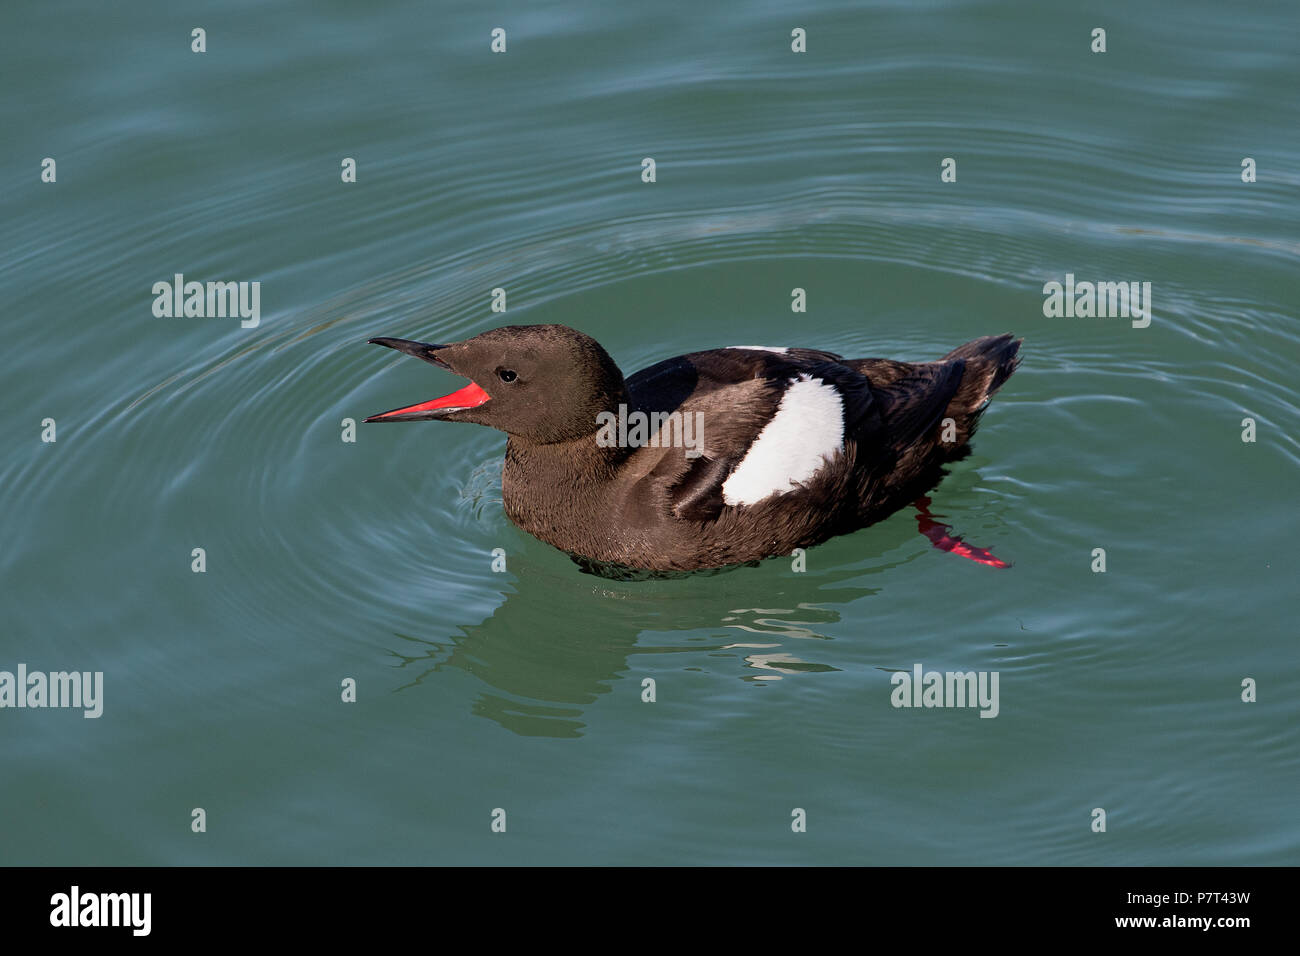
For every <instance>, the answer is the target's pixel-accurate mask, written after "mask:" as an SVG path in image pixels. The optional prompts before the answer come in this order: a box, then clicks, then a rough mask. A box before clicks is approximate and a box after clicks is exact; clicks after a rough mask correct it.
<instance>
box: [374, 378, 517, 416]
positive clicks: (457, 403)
mask: <svg viewBox="0 0 1300 956" xmlns="http://www.w3.org/2000/svg"><path fill="white" fill-rule="evenodd" d="M489 398H491V396H490V395H488V393H487V392H485V391H483V389H481V388H479V387H478V386H477V385H476V384H474V383H473V382H470V383H469V384H468V385H466V386H465V387H464V388H462V389H460V391H456V392H452V393H451V394H450V395H444V396H443V397H442V398H435V399H433V400H432V401H428V402H420V404H418V405H408V406H406V407H405V408H395V409H393V410H392V411H391V412H384V413H383V414H382V415H372V416H371V417H370V418H367V419H366V421H368V422H381V421H383V420H384V419H386V418H396V417H398V416H399V415H411V414H414V413H416V412H431V411H433V410H434V409H438V408H477V407H478V406H480V405H482V404H483V403H484V402H486V401H487V400H488V399H489Z"/></svg>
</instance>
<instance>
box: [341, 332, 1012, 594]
mask: <svg viewBox="0 0 1300 956" xmlns="http://www.w3.org/2000/svg"><path fill="white" fill-rule="evenodd" d="M369 341H370V342H371V343H372V344H375V345H382V346H386V347H387V348H391V349H396V350H397V351H399V352H403V353H405V354H407V355H411V356H414V357H415V358H418V359H422V360H423V361H426V362H431V363H433V364H434V365H437V366H440V367H441V368H444V369H448V370H450V371H452V372H454V373H456V374H457V375H460V376H462V377H465V378H468V379H469V380H470V384H468V385H466V386H465V387H464V388H462V389H460V390H459V391H456V392H453V393H452V394H450V395H446V396H444V397H442V398H436V399H433V400H431V401H426V402H421V403H419V404H416V405H408V406H405V407H402V408H396V409H393V410H392V411H388V412H384V413H382V414H379V415H373V416H371V417H370V418H367V419H365V421H367V422H408V421H426V420H436V421H448V422H470V423H473V424H478V425H487V426H489V427H492V428H497V429H499V430H501V431H503V432H505V433H506V435H507V441H506V454H505V467H504V469H503V471H502V498H503V503H504V506H505V511H506V514H507V516H509V518H510V520H511V521H513V522H514V523H515V524H516V525H518V526H519V527H520V528H522V529H523V530H524V531H527V532H528V533H530V534H532V535H534V536H535V537H537V538H540V539H541V540H542V541H545V542H547V543H548V544H551V545H553V546H554V547H556V548H559V549H560V550H561V551H564V552H566V553H568V554H569V555H570V556H571V557H573V558H574V559H575V560H576V561H578V562H579V564H581V565H583V566H584V567H585V568H587V569H588V570H595V571H597V573H610V574H613V576H623V575H622V573H621V572H624V571H626V572H632V573H635V572H689V571H698V570H703V569H715V568H723V567H728V566H731V565H737V564H746V563H752V562H755V561H757V560H760V559H762V558H767V557H772V556H775V555H789V554H791V552H792V551H793V550H794V549H795V548H808V547H810V546H812V545H816V544H819V543H821V542H823V541H825V540H827V539H828V538H831V537H833V536H835V535H839V534H844V533H846V532H850V531H855V530H857V529H859V528H862V527H865V526H867V525H869V524H872V523H874V522H877V521H879V520H881V519H883V518H885V517H887V516H889V515H890V514H892V513H894V512H895V511H897V510H899V509H900V508H901V507H903V506H905V505H906V504H908V503H909V502H912V501H914V500H915V499H917V498H918V496H920V495H923V494H925V492H927V491H929V490H930V489H931V488H932V487H934V485H935V484H937V482H938V481H939V480H940V478H942V476H943V474H944V473H945V471H944V466H945V465H947V464H948V463H950V462H953V461H957V460H958V459H960V458H962V457H964V456H965V455H966V454H968V453H969V450H970V449H969V441H970V437H971V435H972V433H973V432H974V431H975V427H976V424H977V423H978V421H979V419H980V416H981V414H982V412H983V411H984V408H985V406H987V404H988V402H989V399H990V398H991V397H992V396H993V394H994V393H995V392H997V390H998V389H999V388H1000V387H1001V386H1002V385H1003V383H1005V382H1006V380H1007V378H1008V377H1009V376H1010V375H1011V373H1012V372H1013V371H1014V370H1015V368H1016V365H1017V364H1018V362H1019V357H1018V353H1019V350H1020V344H1021V341H1023V340H1021V339H1015V338H1013V337H1012V336H1011V335H998V336H986V337H984V338H980V339H976V340H974V341H972V342H967V343H966V344H965V345H962V346H960V347H958V348H956V349H953V350H952V351H951V352H949V353H948V354H947V355H945V356H944V357H943V358H941V359H938V360H937V361H933V362H900V361H894V360H891V359H880V358H862V359H846V358H843V357H841V356H839V355H836V354H834V353H833V352H827V351H822V350H820V349H811V348H773V347H764V346H737V347H729V348H720V349H711V350H708V351H703V352H691V353H689V354H687V355H681V356H677V357H676V358H670V359H666V360H664V361H662V362H659V363H658V364H656V365H652V366H650V367H649V368H646V369H642V370H641V371H639V372H637V373H635V374H633V375H630V376H626V377H625V376H624V375H623V373H622V371H620V369H619V367H618V365H617V364H616V363H615V362H614V360H613V359H612V358H611V357H610V356H609V353H608V352H606V351H605V349H604V348H602V347H601V346H600V344H599V343H598V342H596V340H595V339H593V338H591V337H590V336H588V335H585V334H584V333H582V332H579V331H576V330H574V329H571V328H568V327H567V326H563V325H515V326H505V327H502V328H496V329H491V330H489V331H487V332H484V333H482V334H481V335H476V336H474V337H473V338H470V339H466V340H464V341H462V342H454V343H451V344H447V345H432V344H428V343H424V342H416V341H411V340H408V339H397V338H388V337H380V338H373V339H370V340H369ZM927 504H928V502H927ZM925 514H926V515H927V516H928V511H926V512H925ZM927 520H928V518H927ZM936 527H938V528H943V529H946V528H947V526H946V525H944V526H938V525H935V524H934V523H933V522H930V523H929V524H926V523H925V522H924V521H923V523H922V530H923V532H926V533H927V536H930V537H931V538H932V540H934V541H936V546H939V547H944V548H945V550H950V551H956V552H957V553H964V554H966V556H970V555H971V554H980V555H984V556H987V557H989V558H991V557H992V556H991V555H988V553H987V552H984V551H982V549H972V548H970V547H968V546H964V545H963V546H962V547H960V548H959V547H957V545H959V544H960V539H957V538H952V537H949V536H947V535H946V534H945V533H944V531H934V530H933V529H934V528H936ZM941 541H943V542H947V544H945V543H940V542H941ZM982 563H985V564H993V566H1005V565H1004V564H1003V563H1002V562H1000V561H997V559H993V561H987V560H986V561H983V562H982Z"/></svg>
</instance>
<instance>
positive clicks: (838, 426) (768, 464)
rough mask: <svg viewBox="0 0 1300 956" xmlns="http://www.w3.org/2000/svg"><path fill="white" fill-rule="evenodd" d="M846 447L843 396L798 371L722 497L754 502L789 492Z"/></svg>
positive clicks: (731, 502)
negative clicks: (798, 373) (799, 373)
mask: <svg viewBox="0 0 1300 956" xmlns="http://www.w3.org/2000/svg"><path fill="white" fill-rule="evenodd" d="M843 448H844V399H843V398H842V397H841V396H840V393H839V391H838V390H837V389H836V388H835V386H833V385H827V384H826V383H825V382H823V381H822V380H821V379H819V378H813V377H812V376H810V375H808V374H801V375H800V376H799V377H798V378H797V379H792V380H791V383H790V387H789V388H787V389H786V390H785V394H784V395H783V396H781V404H780V405H779V406H778V407H777V410H776V415H774V416H773V417H772V420H771V421H770V422H768V423H767V424H766V425H765V426H764V427H763V430H762V431H761V432H759V435H758V438H756V439H755V440H754V444H752V445H750V446H749V451H748V452H746V453H745V457H744V458H743V459H741V462H740V464H739V465H737V466H736V470H735V471H733V472H732V473H731V475H730V477H728V478H727V480H726V481H725V482H723V483H722V500H723V501H725V502H726V503H727V504H729V505H752V504H754V503H755V502H758V501H762V500H763V499H764V498H768V497H771V496H772V495H781V494H785V493H786V492H788V491H793V490H794V489H795V488H796V487H797V486H798V483H799V482H805V481H807V480H808V479H809V478H811V477H812V476H813V475H815V474H817V472H818V471H820V470H821V468H822V466H823V465H824V464H826V462H827V461H828V460H829V459H830V458H831V457H832V456H833V455H834V454H835V453H836V452H838V451H840V450H841V449H843Z"/></svg>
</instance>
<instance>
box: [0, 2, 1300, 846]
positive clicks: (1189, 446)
mask: <svg viewBox="0 0 1300 956" xmlns="http://www.w3.org/2000/svg"><path fill="white" fill-rule="evenodd" d="M1298 21H1300V13H1298V12H1297V8H1296V6H1295V5H1294V4H1293V3H1289V2H1288V3H1252V4H1245V5H1241V4H1218V3H1207V2H1173V0H1162V2H1152V3H1138V4H1134V3H1119V2H1109V3H1101V4H1094V5H1091V6H1090V7H1089V8H1088V9H1087V10H1083V9H1081V8H1079V7H1078V6H1077V5H1074V4H1065V3H1060V4H1057V3H1038V2H1028V0H1026V2H1014V3H1013V2H1001V3H999V2H992V3H976V2H949V3H942V2H936V3H877V4H849V3H831V2H818V0H814V2H811V3H807V4H799V5H792V4H780V3H772V2H758V0H754V2H734V3H727V4H716V5H704V4H698V3H656V4H641V5H632V4H617V5H615V4H596V3H587V4H581V3H574V2H558V3H535V2H534V3H523V2H506V3H501V4H496V5H492V6H491V8H490V9H489V8H485V7H484V6H483V5H481V4H474V3H444V2H437V3H433V4H429V3H414V2H406V3H386V4H365V5H353V4H343V3H327V4H309V3H305V2H290V3H278V4H264V3H237V4H223V5H221V6H220V8H216V7H212V6H209V5H205V4H197V5H187V4H174V3H162V2H156V0H155V2H143V3H132V4H118V5H105V4H101V3H88V2H83V3H71V4H61V5H58V6H57V7H55V8H51V7H49V6H44V5H42V6H37V5H35V4H19V3H13V4H7V5H6V6H5V7H4V10H3V12H0V71H3V72H2V75H3V82H2V83H0V118H2V120H3V122H0V128H3V131H4V132H3V137H2V138H0V143H2V144H3V148H0V208H2V209H3V216H2V218H0V230H2V231H0V236H2V237H3V245H2V246H0V249H2V250H3V253H2V254H3V260H0V291H2V292H3V302H4V306H5V319H4V322H5V328H6V330H7V332H8V336H7V340H6V342H7V349H6V350H5V352H4V353H3V356H2V357H0V363H2V365H3V381H4V394H5V415H4V416H3V417H2V418H0V476H2V477H0V481H2V488H3V509H2V510H0V540H2V541H3V542H4V548H3V551H2V552H0V575H2V576H3V577H2V578H0V580H2V581H3V592H2V593H3V597H2V598H0V614H2V615H3V620H4V627H3V629H0V670H8V671H13V670H15V668H16V667H17V665H18V664H20V663H23V664H25V665H26V666H27V667H28V668H29V669H30V670H40V671H59V670H74V669H75V670H78V671H90V672H95V671H102V672H103V675H104V677H103V688H104V691H103V714H102V716H101V717H99V718H98V719H84V718H83V717H82V714H81V712H80V711H77V710H55V709H22V710H19V709H0V863H7V864H33V863H51V864H153V863H163V864H204V863H221V864H228V863H254V864H270V863H276V864H281V863H307V864H321V863H368V864H374V863H656V864H658V863H873V864H874V863H880V864H938V863H963V864H967V863H994V864H1003V863H1038V864H1059V863H1083V864H1242V863H1257V864H1264V863H1269V864H1280V863H1295V862H1296V861H1297V855H1298V854H1297V850H1298V848H1300V824H1298V822H1297V815H1296V812H1295V810H1296V794H1297V792H1298V789H1300V786H1298V785H1300V759H1298V758H1300V755H1298V752H1297V744H1296V730H1297V717H1298V715H1300V687H1298V686H1297V685H1298V683H1300V681H1298V678H1300V667H1298V666H1297V655H1296V652H1295V647H1296V643H1295V642H1296V638H1297V631H1296V623H1295V621H1296V614H1295V612H1296V600H1295V592H1296V587H1295V582H1296V576H1295V570H1294V559H1293V554H1294V547H1295V545H1294V538H1295V535H1296V532H1297V520H1296V508H1295V495H1296V489H1297V481H1296V478H1297V471H1298V468H1300V445H1298V444H1297V440H1296V417H1297V412H1298V410H1300V388H1297V385H1296V378H1295V369H1296V365H1297V360H1298V359H1300V334H1298V332H1297V325H1296V302H1297V289H1298V285H1297V281H1296V274H1297V273H1296V270H1297V264H1298V261H1300V236H1298V235H1297V233H1298V231H1300V230H1297V225H1296V224H1297V221H1300V217H1298V216H1297V211H1298V210H1297V188H1298V187H1300V100H1297V98H1296V96H1295V92H1296V89H1297V86H1298V84H1297V80H1300V68H1298V67H1297V44H1296V39H1295V38H1296V36H1297V34H1298V32H1300V31H1297V26H1300V22H1298ZM195 27H203V28H204V29H205V30H206V41H207V52H205V53H202V54H199V53H194V52H192V51H191V30H192V29H193V28H195ZM495 27H503V28H505V30H506V37H507V40H506V43H507V46H506V52H505V53H501V54H494V53H492V52H491V50H490V43H491V36H490V34H491V31H492V29H493V28H495ZM1094 27H1104V28H1105V29H1106V31H1107V38H1106V39H1107V50H1106V52H1105V53H1093V52H1091V50H1090V45H1091V43H1092V40H1091V36H1090V34H1091V31H1092V29H1093V28H1094ZM795 28H802V29H804V30H805V31H806V34H807V52H806V53H794V52H792V51H791V31H792V30H793V29H795ZM45 157H50V158H53V159H54V160H55V161H56V163H57V166H56V177H57V178H56V181H55V182H53V183H48V182H42V178H41V163H42V160H43V159H44V158H45ZM345 157H351V158H354V159H355V160H356V162H357V181H356V182H355V183H344V182H342V181H341V163H342V161H343V159H344V158H345ZM646 157H651V158H654V159H655V161H656V177H655V178H656V181H655V182H653V183H646V182H643V181H642V160H643V159H644V158H646ZM945 157H951V158H953V159H955V160H956V164H957V178H956V181H955V182H943V181H941V176H940V173H941V161H942V160H943V159H944V158H945ZM1244 157H1250V158H1252V159H1253V160H1255V163H1256V164H1257V181H1256V182H1253V183H1244V182H1243V181H1242V165H1241V164H1242V160H1243V158H1244ZM176 273H183V274H184V275H185V276H186V278H187V279H189V280H199V281H207V280H222V281H258V282H260V283H261V286H260V290H261V312H260V322H259V324H258V325H257V326H256V327H253V328H242V327H241V325H240V322H239V320H238V319H236V318H229V317H227V318H217V317H213V318H197V317H191V318H183V317H182V318H176V317H172V318H166V317H157V316H155V315H154V312H153V305H154V295H153V293H152V291H151V290H152V287H153V285H154V284H155V283H156V282H159V281H164V280H171V279H172V277H173V276H174V275H175V274H176ZM1067 273H1069V274H1072V275H1074V276H1076V277H1077V279H1078V280H1080V281H1082V280H1088V281H1116V282H1117V281H1126V282H1127V281H1144V282H1150V283H1151V286H1152V293H1151V298H1152V306H1153V319H1152V322H1151V324H1150V326H1149V327H1147V328H1134V327H1133V326H1132V324H1131V322H1129V321H1128V320H1126V319H1100V318H1070V319H1067V318H1048V317H1046V316H1045V315H1044V313H1043V301H1044V294H1043V285H1044V283H1046V282H1049V281H1053V280H1056V281H1064V278H1065V275H1066V274H1067ZM494 288H503V289H505V290H506V293H507V311H506V313H505V314H500V313H493V312H492V311H491V301H492V300H491V295H490V293H491V290H492V289H494ZM794 288H802V289H804V290H806V293H807V312H806V313H803V314H796V313H793V312H792V311H791V305H790V304H791V290H792V289H794ZM545 322H562V323H565V324H568V325H572V326H574V327H577V328H579V329H582V330H584V331H586V332H587V333H589V334H591V335H593V336H595V337H596V338H597V339H598V340H600V341H601V342H602V343H603V344H604V345H605V347H606V348H607V349H608V350H609V351H610V353H611V354H612V355H613V356H614V357H615V359H616V360H617V361H618V362H619V363H620V364H621V366H622V367H623V369H624V370H625V371H627V372H631V371H633V370H635V369H637V368H641V367H644V366H645V365H648V364H650V363H652V362H654V361H658V360H659V359H662V358H665V357H668V356H671V355H676V354H679V353H682V352H686V351H691V350H695V349H701V348H709V347H714V346H721V345H727V344H759V345H773V346H779V345H800V346H810V347H816V348H823V349H830V350H833V351H837V352H840V353H843V354H846V355H851V356H864V355H883V356H888V357H895V358H904V359H916V360H920V359H929V358H935V357H938V356H939V355H941V354H943V353H944V352H946V351H948V350H949V349H950V348H952V347H953V346H956V345H958V344H960V343H961V342H963V341H966V340H968V339H971V338H974V337H976V336H979V335H984V334H990V333H1000V332H1004V331H1012V332H1015V333H1017V334H1018V335H1023V336H1024V337H1025V345H1024V350H1023V356H1024V364H1023V365H1022V367H1021V368H1020V370H1019V371H1018V372H1017V373H1016V374H1015V376H1014V377H1013V378H1012V379H1011V380H1010V381H1009V383H1008V384H1007V386H1006V387H1005V388H1004V389H1003V391H1002V392H1001V393H1000V394H999V396H998V397H997V399H996V400H995V402H994V404H993V406H992V407H991V409H990V411H989V412H988V414H987V415H986V417H985V419H984V423H983V425H982V427H981V430H980V432H979V434H978V436H977V439H976V443H975V451H974V454H973V455H972V456H971V457H970V458H969V459H968V460H967V461H965V462H963V463H962V464H961V465H959V466H958V467H957V468H955V469H954V471H953V473H952V475H951V476H949V477H948V478H947V479H946V480H945V481H944V483H943V484H942V485H941V486H940V487H939V489H938V490H937V491H936V492H935V493H934V495H933V498H934V505H933V510H934V511H935V512H936V513H938V514H942V515H945V516H946V517H945V518H944V520H945V521H946V522H948V523H950V524H951V525H952V527H953V530H954V533H957V534H961V535H963V536H965V537H966V539H967V540H968V541H969V542H970V543H972V544H975V545H978V546H980V547H985V548H989V549H991V550H992V551H993V552H994V553H995V554H997V555H999V556H1000V557H1002V558H1005V559H1007V560H1009V561H1012V562H1013V563H1014V566H1013V567H1012V568H1011V569H1009V570H1002V571H999V570H994V569H991V568H987V567H983V566H980V565H977V564H975V563H973V562H969V561H964V560H962V559H961V558H959V557H956V556H954V555H951V554H946V553H943V552H941V551H938V550H936V549H934V548H932V547H931V546H930V544H929V542H928V541H927V540H926V539H925V538H924V537H922V536H921V535H920V534H918V533H917V523H916V520H915V516H914V513H913V512H911V511H910V510H908V511H903V512H900V513H898V514H896V515H895V516H894V517H892V518H890V519H889V520H887V521H885V522H883V523H881V524H879V525H876V526H875V527H872V528H870V529H866V530H863V531H860V532H858V533H856V534H853V535H849V536H845V537H841V538H837V539H835V540H834V541H832V542H830V543H828V544H825V545H823V546H820V547H817V548H814V549H811V550H810V551H809V553H808V555H807V569H806V570H805V571H803V572H797V571H795V570H793V569H792V567H791V562H790V561H789V560H788V559H780V560H773V561H769V562H766V563H764V564H763V565H762V566H760V567H757V568H745V569H741V570H738V571H733V572H729V573H726V574H722V575H716V576H709V577H699V576H697V577H692V578H687V579H683V580H670V581H655V582H643V583H630V582H627V583H625V582H615V581H606V580H602V579H598V578H595V577H592V576H590V575H586V574H583V573H581V572H580V571H579V570H578V568H577V567H576V566H574V565H573V564H572V563H571V562H570V561H569V559H568V558H567V557H565V556H564V555H562V554H560V553H558V552H556V551H554V550H553V549H551V548H549V547H548V546H546V545H544V544H542V543H541V542H539V541H536V540H534V539H532V538H530V537H528V536H527V535H525V534H523V533H521V532H520V531H518V530H517V529H515V528H514V527H513V526H512V525H511V524H510V523H509V522H508V521H507V520H506V518H505V517H504V515H503V514H502V510H501V505H500V460H501V456H502V452H503V448H504V438H503V436H501V435H500V434H499V433H496V432H492V431H488V430H486V429H481V428H474V427H470V426H464V425H447V424H439V423H420V424H410V425H393V426H386V427H383V428H380V427H377V426H360V427H359V428H358V431H357V434H356V441H355V442H351V443H350V442H345V441H343V440H342V437H341V436H342V433H343V428H342V425H341V423H342V421H343V420H344V419H347V418H352V419H355V420H357V421H360V419H361V418H363V417H365V416H366V415H369V414H373V413H376V412H379V411H383V410H385V409H389V408H394V407H396V406H399V405H404V404H409V403H411V402H415V401H420V400H423V399H427V398H431V397H433V396H435V395H439V394H442V393H444V392H446V391H450V390H451V389H453V388H455V387H458V386H459V385H460V384H462V383H461V381H460V380H459V379H455V378H454V377H453V376H451V375H450V374H448V373H445V372H442V371H439V370H437V369H434V368H432V367H430V366H428V365H425V364H423V363H420V362H416V361H414V360H411V359H407V358H404V357H401V356H398V355H396V354H395V353H392V352H388V351H385V350H382V349H379V348H376V347H374V346H367V345H365V344H364V342H365V339H366V338H368V337H370V336H373V335H391V336H399V337H404V338H416V339H422V340H426V341H446V340H454V339H459V338H464V337H467V336H469V335H472V334H474V333H476V332H478V331H481V330H483V329H486V328H490V327H492V326H494V325H500V324H507V323H545ZM47 418H48V419H53V420H54V421H55V423H56V433H55V437H56V441H54V442H48V441H42V432H43V430H44V426H43V425H42V421H43V420H44V419H47ZM1246 418H1250V419H1253V420H1254V422H1255V423H1256V426H1255V427H1256V440H1255V441H1254V442H1244V441H1243V440H1242V433H1243V425H1242V421H1243V419H1246ZM196 548H202V549H204V554H205V557H206V570H205V571H204V572H203V573H195V572H194V571H192V569H191V566H192V561H193V560H194V559H193V557H192V552H193V550H194V549H196ZM1097 548H1103V549H1105V554H1106V571H1105V573H1095V572H1094V571H1093V570H1092V567H1093V564H1094V557H1093V552H1094V549H1097ZM494 549H503V550H504V553H505V556H506V565H507V569H506V570H505V571H504V572H499V573H498V572H493V570H492V552H493V550H494ZM918 663H919V664H921V665H923V667H924V668H925V669H927V670H938V671H987V672H997V673H998V674H999V675H1000V685H999V686H1000V708H999V713H998V716H997V717H996V718H994V719H981V718H980V717H979V716H978V711H977V710H974V709H969V708H965V709H956V708H943V709H910V708H907V709H904V708H895V707H893V706H891V691H892V689H893V688H892V685H891V673H892V672H894V671H899V670H904V671H910V670H911V669H912V668H913V666H914V665H916V664H918ZM345 678H352V679H353V680H355V682H356V688H357V689H356V698H357V699H356V701H355V702H354V703H345V702H343V700H342V699H341V697H342V690H341V684H342V682H343V681H344V679H345ZM646 678H653V680H654V681H655V690H656V694H655V696H656V700H655V701H654V702H653V703H648V702H644V701H643V700H642V687H643V681H644V680H645V679H646ZM1246 678H1251V679H1253V680H1254V681H1255V682H1257V701H1256V702H1253V703H1247V702H1243V700H1242V693H1243V691H1242V682H1243V680H1245V679H1246ZM195 808H203V809H204V810H205V811H206V822H207V830H206V832H204V833H195V832H193V831H192V828H191V819H192V816H191V813H192V810H194V809H195ZM497 808H501V809H503V810H505V812H506V815H507V828H506V832H505V833H494V832H492V828H491V823H492V813H493V811H494V809H497ZM795 808H801V809H803V810H804V811H806V814H807V830H806V832H804V833H795V832H792V827H791V822H792V811H793V810H794V809H795ZM1095 808H1102V809H1104V810H1105V812H1106V832H1104V833H1098V832H1093V829H1092V824H1093V817H1094V815H1093V811H1094V809H1095Z"/></svg>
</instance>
